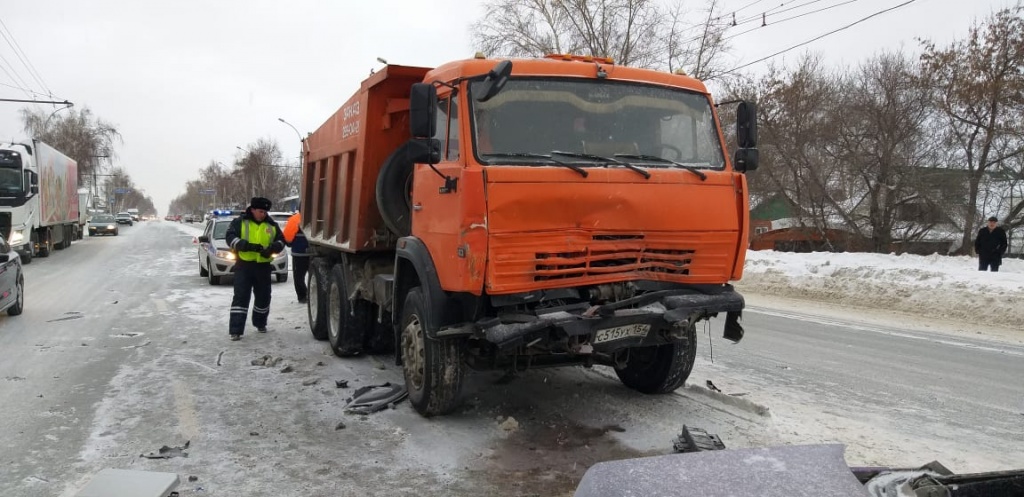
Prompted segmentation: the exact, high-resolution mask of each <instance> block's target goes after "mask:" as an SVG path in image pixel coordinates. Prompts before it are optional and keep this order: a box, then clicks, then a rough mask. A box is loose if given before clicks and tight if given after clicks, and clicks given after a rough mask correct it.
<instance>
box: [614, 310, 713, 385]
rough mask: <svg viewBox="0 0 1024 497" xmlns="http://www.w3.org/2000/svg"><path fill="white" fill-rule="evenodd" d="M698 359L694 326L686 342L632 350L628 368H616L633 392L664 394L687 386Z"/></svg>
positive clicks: (688, 331) (623, 382) (695, 327)
mask: <svg viewBox="0 0 1024 497" xmlns="http://www.w3.org/2000/svg"><path fill="white" fill-rule="evenodd" d="M696 358H697V326H696V325H690V328H689V329H688V330H687V331H686V339H685V340H677V341H675V342H673V343H667V344H664V345H655V346H650V347H635V348H632V349H630V350H629V359H628V360H627V361H626V367H624V368H622V369H616V370H615V374H617V375H618V376H619V380H621V381H622V384H623V385H626V386H627V387H629V388H632V389H633V390H636V391H638V392H641V393H646V394H663V393H669V392H673V391H675V389H677V388H679V387H681V386H683V383H685V382H686V379H687V378H688V377H689V376H690V371H692V370H693V362H694V360H696Z"/></svg>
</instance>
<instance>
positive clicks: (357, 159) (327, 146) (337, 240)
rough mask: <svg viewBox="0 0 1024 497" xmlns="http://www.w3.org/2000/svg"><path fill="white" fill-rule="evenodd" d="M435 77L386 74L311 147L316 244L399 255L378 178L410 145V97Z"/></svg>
mask: <svg viewBox="0 0 1024 497" xmlns="http://www.w3.org/2000/svg"><path fill="white" fill-rule="evenodd" d="M429 70H430V69H428V68H423V67H406V66H396V65H389V66H387V67H385V68H384V69H383V70H381V71H379V72H377V73H375V74H373V75H371V76H370V77H369V78H367V79H366V80H365V81H363V84H362V86H361V87H360V88H359V91H358V92H357V93H356V94H355V95H353V96H352V97H351V98H349V99H348V101H347V102H345V104H344V105H343V106H342V107H341V108H340V109H338V111H337V112H335V113H334V115H332V116H331V117H330V118H329V119H327V121H326V122H325V123H324V124H322V125H321V126H320V128H319V129H317V130H316V132H314V133H312V134H311V135H310V136H309V138H308V139H307V140H306V143H307V147H308V148H307V150H306V156H305V160H304V162H305V164H304V167H303V170H302V206H301V212H302V224H303V226H302V230H303V231H304V232H305V233H306V236H307V238H308V239H309V242H310V243H311V244H313V245H319V246H324V247H330V248H334V249H338V250H343V251H346V252H357V251H380V250H391V249H393V248H394V241H395V238H394V236H393V235H392V234H391V233H390V232H389V231H388V229H387V227H386V225H385V224H384V221H383V219H382V218H381V215H380V212H379V210H378V209H377V201H376V183H377V174H378V172H379V171H380V168H381V165H382V164H383V163H384V160H385V159H386V158H387V156H388V155H389V154H391V152H392V151H394V150H395V149H396V148H398V147H399V145H401V144H402V143H404V142H405V141H407V140H408V139H409V89H410V87H411V86H412V85H413V84H414V83H419V82H422V80H423V76H424V75H425V74H426V73H427V71H429Z"/></svg>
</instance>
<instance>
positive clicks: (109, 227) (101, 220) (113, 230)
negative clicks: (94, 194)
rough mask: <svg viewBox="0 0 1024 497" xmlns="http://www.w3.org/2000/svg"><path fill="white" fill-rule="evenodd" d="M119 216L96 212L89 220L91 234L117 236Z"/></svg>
mask: <svg viewBox="0 0 1024 497" xmlns="http://www.w3.org/2000/svg"><path fill="white" fill-rule="evenodd" d="M117 224H118V222H117V218H115V217H114V216H111V215H110V214H96V215H95V216H93V217H92V219H90V220H89V236H96V235H114V236H117V232H118V229H117Z"/></svg>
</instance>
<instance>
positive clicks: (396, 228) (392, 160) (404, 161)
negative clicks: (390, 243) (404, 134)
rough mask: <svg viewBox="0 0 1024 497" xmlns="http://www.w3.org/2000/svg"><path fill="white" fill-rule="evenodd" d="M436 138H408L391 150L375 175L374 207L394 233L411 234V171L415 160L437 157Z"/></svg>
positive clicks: (436, 159) (430, 159)
mask: <svg viewBox="0 0 1024 497" xmlns="http://www.w3.org/2000/svg"><path fill="white" fill-rule="evenodd" d="M438 148H439V147H438V142H437V140H409V141H407V142H405V143H403V144H402V145H401V146H399V147H398V148H396V149H395V151H394V152H391V155H389V156H388V158H387V159H384V164H383V165H382V166H381V168H380V173H379V174H378V175H377V209H379V210H380V215H381V217H382V218H384V224H385V225H387V227H388V229H389V230H391V232H392V233H394V234H395V235H397V236H409V235H410V234H412V172H413V166H414V165H415V164H416V163H417V162H424V163H425V162H431V163H437V162H438V160H440V152H439V151H438Z"/></svg>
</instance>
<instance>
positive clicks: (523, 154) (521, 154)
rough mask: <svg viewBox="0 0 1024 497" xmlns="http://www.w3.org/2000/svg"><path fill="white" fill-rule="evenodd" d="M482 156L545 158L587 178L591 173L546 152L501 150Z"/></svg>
mask: <svg viewBox="0 0 1024 497" xmlns="http://www.w3.org/2000/svg"><path fill="white" fill-rule="evenodd" d="M480 156H481V157H522V158H527V159H544V160H546V161H548V162H551V163H553V164H558V165H559V166H562V167H567V168H569V169H572V170H573V171H576V172H578V173H580V176H583V177H584V178H586V177H587V176H588V175H589V174H590V173H588V172H587V170H586V169H583V168H582V167H580V166H577V165H575V164H569V163H568V162H562V161H560V160H558V159H556V158H554V157H551V156H550V155H544V154H533V153H529V152H509V153H500V152H499V153H493V154H480Z"/></svg>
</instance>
